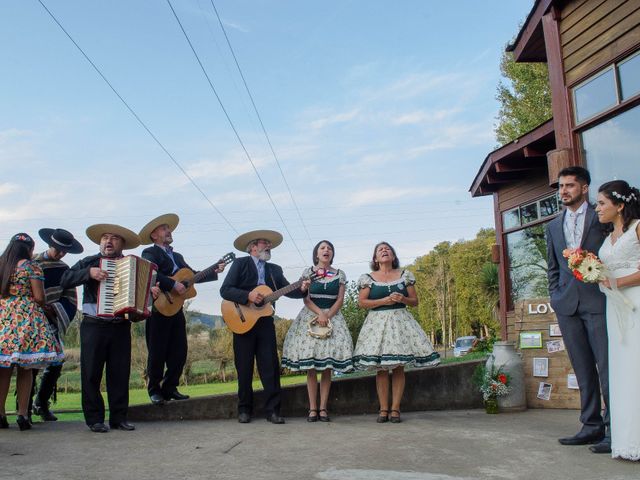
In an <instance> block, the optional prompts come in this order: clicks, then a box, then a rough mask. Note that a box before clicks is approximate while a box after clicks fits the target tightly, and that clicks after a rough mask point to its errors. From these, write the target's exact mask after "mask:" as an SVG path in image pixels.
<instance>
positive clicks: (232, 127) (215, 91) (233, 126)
mask: <svg viewBox="0 0 640 480" xmlns="http://www.w3.org/2000/svg"><path fill="white" fill-rule="evenodd" d="M167 3H168V4H169V8H171V11H172V12H173V16H174V17H175V19H176V22H178V25H179V26H180V30H182V33H183V34H184V38H185V39H186V40H187V43H188V44H189V47H190V48H191V51H192V52H193V55H194V56H195V57H196V60H197V61H198V65H200V69H201V70H202V73H203V74H204V76H205V78H206V79H207V82H208V83H209V87H210V88H211V91H212V92H213V94H214V95H215V97H216V99H217V100H218V104H219V105H220V108H221V109H222V112H223V113H224V116H225V117H226V119H227V122H229V126H231V129H232V130H233V133H234V134H235V136H236V139H237V140H238V143H240V146H241V147H242V150H243V151H244V153H245V155H246V157H247V160H249V163H250V164H251V167H253V171H254V172H255V174H256V176H257V177H258V180H259V181H260V184H261V185H262V188H263V189H264V191H265V193H266V194H267V197H269V201H270V202H271V205H273V209H274V210H275V211H276V213H277V214H278V217H280V221H281V222H282V226H283V227H284V229H285V230H286V231H287V234H288V235H289V238H291V241H292V242H293V245H294V246H295V247H296V250H297V251H298V254H299V255H300V258H301V259H302V261H303V262H304V261H305V258H304V255H302V252H301V251H300V248H299V247H298V244H297V243H296V240H295V238H293V235H292V234H291V232H290V231H289V227H287V224H286V223H285V221H284V218H283V217H282V214H281V213H280V210H278V206H277V205H276V203H275V201H274V200H273V197H272V196H271V193H269V189H268V188H267V186H266V185H265V183H264V181H263V180H262V176H261V175H260V172H258V169H257V168H256V165H255V163H253V159H252V158H251V155H249V151H248V150H247V147H246V146H245V144H244V142H243V141H242V138H241V137H240V134H239V133H238V130H237V129H236V126H235V125H234V123H233V121H232V120H231V117H230V116H229V113H228V112H227V109H226V108H225V106H224V104H223V103H222V99H221V98H220V95H218V91H217V90H216V88H215V87H214V86H213V82H212V81H211V78H210V77H209V74H208V73H207V70H206V69H205V68H204V65H203V64H202V61H201V60H200V57H199V56H198V53H197V52H196V49H195V47H194V46H193V43H192V42H191V39H190V38H189V35H188V34H187V31H186V30H185V29H184V26H183V25H182V22H181V21H180V17H178V14H177V13H176V11H175V9H174V8H173V4H172V3H171V0H167Z"/></svg>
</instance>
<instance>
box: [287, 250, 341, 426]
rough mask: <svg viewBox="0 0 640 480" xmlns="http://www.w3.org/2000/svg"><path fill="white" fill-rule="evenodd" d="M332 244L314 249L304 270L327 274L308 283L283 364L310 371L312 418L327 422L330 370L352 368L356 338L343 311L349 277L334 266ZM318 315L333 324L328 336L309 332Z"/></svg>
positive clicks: (292, 327)
mask: <svg viewBox="0 0 640 480" xmlns="http://www.w3.org/2000/svg"><path fill="white" fill-rule="evenodd" d="M334 251H335V250H334V248H333V244H332V243H331V242H329V241H327V240H323V241H321V242H320V243H318V244H317V245H316V246H315V248H314V249H313V264H314V267H313V268H308V269H306V270H305V271H304V272H303V274H302V275H303V276H308V275H310V274H312V273H315V272H317V271H321V272H323V274H324V275H325V276H323V277H321V278H320V279H317V280H314V281H313V282H312V283H311V286H310V287H309V295H308V296H307V297H305V299H304V307H303V308H302V310H301V311H300V313H299V314H298V316H297V317H296V319H295V320H294V321H293V323H292V324H291V327H290V328H289V331H288V332H287V336H286V337H285V340H284V346H283V349H282V366H283V367H285V368H288V369H289V370H291V371H294V372H296V371H306V372H307V392H308V394H309V416H308V417H307V420H308V421H309V422H315V421H317V420H320V421H321V422H328V421H330V419H329V414H328V412H327V401H328V400H329V390H330V389H331V372H332V371H336V372H348V371H349V370H352V369H353V364H352V355H353V340H351V334H350V333H349V329H348V328H347V324H346V322H345V320H344V317H343V316H342V313H341V312H340V308H341V307H342V302H343V301H344V290H345V283H346V282H347V278H346V276H345V274H344V272H342V270H338V269H336V268H334V267H332V266H331V263H332V262H333V257H334ZM316 316H317V317H318V320H317V322H318V324H319V325H320V326H322V327H326V326H327V325H328V324H329V322H331V326H332V328H333V330H332V332H331V335H330V336H329V337H328V338H315V337H312V336H311V335H309V332H308V329H309V321H310V320H311V319H312V318H314V317H316ZM318 370H320V371H322V376H321V379H320V408H319V409H318V400H317V397H318V378H317V374H316V372H317V371H318Z"/></svg>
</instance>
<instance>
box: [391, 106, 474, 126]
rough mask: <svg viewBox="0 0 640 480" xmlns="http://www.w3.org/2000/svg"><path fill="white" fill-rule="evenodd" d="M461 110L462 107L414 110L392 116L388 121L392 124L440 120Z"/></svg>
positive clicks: (413, 123) (411, 123) (414, 123)
mask: <svg viewBox="0 0 640 480" xmlns="http://www.w3.org/2000/svg"><path fill="white" fill-rule="evenodd" d="M461 110H462V109H461V108H459V107H455V108H446V109H441V110H432V111H428V110H416V111H413V112H407V113H403V114H400V115H398V116H396V117H394V118H391V120H390V121H391V123H392V124H393V125H416V124H421V123H434V122H441V121H443V120H446V119H448V118H450V117H452V116H454V115H455V114H457V113H459V112H460V111H461Z"/></svg>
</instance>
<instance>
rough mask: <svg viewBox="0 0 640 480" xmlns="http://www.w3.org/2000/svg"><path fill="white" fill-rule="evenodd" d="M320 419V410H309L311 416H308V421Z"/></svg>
mask: <svg viewBox="0 0 640 480" xmlns="http://www.w3.org/2000/svg"><path fill="white" fill-rule="evenodd" d="M317 421H318V410H309V416H308V417H307V422H317Z"/></svg>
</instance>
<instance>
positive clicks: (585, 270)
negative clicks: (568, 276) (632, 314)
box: [562, 248, 636, 311]
mask: <svg viewBox="0 0 640 480" xmlns="http://www.w3.org/2000/svg"><path fill="white" fill-rule="evenodd" d="M562 256H563V257H564V258H566V259H567V264H568V265H569V270H571V273H573V276H574V277H576V278H577V279H578V280H580V281H581V282H584V283H598V282H602V281H603V280H607V279H608V280H609V283H610V285H611V286H610V287H609V288H607V287H605V286H604V285H603V284H600V291H601V292H603V293H604V294H605V295H606V296H607V297H608V298H609V299H610V300H611V301H613V302H614V305H615V306H616V308H626V309H628V310H631V311H634V310H635V309H636V307H635V305H633V303H631V301H630V300H629V299H628V298H627V297H626V296H625V295H624V294H623V293H622V292H621V291H619V290H618V288H617V286H616V280H615V278H613V277H611V276H610V275H609V272H608V271H607V267H606V266H605V265H604V263H602V261H601V260H600V259H599V258H598V256H597V255H596V254H595V253H591V252H589V251H587V250H583V249H582V248H573V249H571V248H567V249H565V250H564V251H563V252H562Z"/></svg>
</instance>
